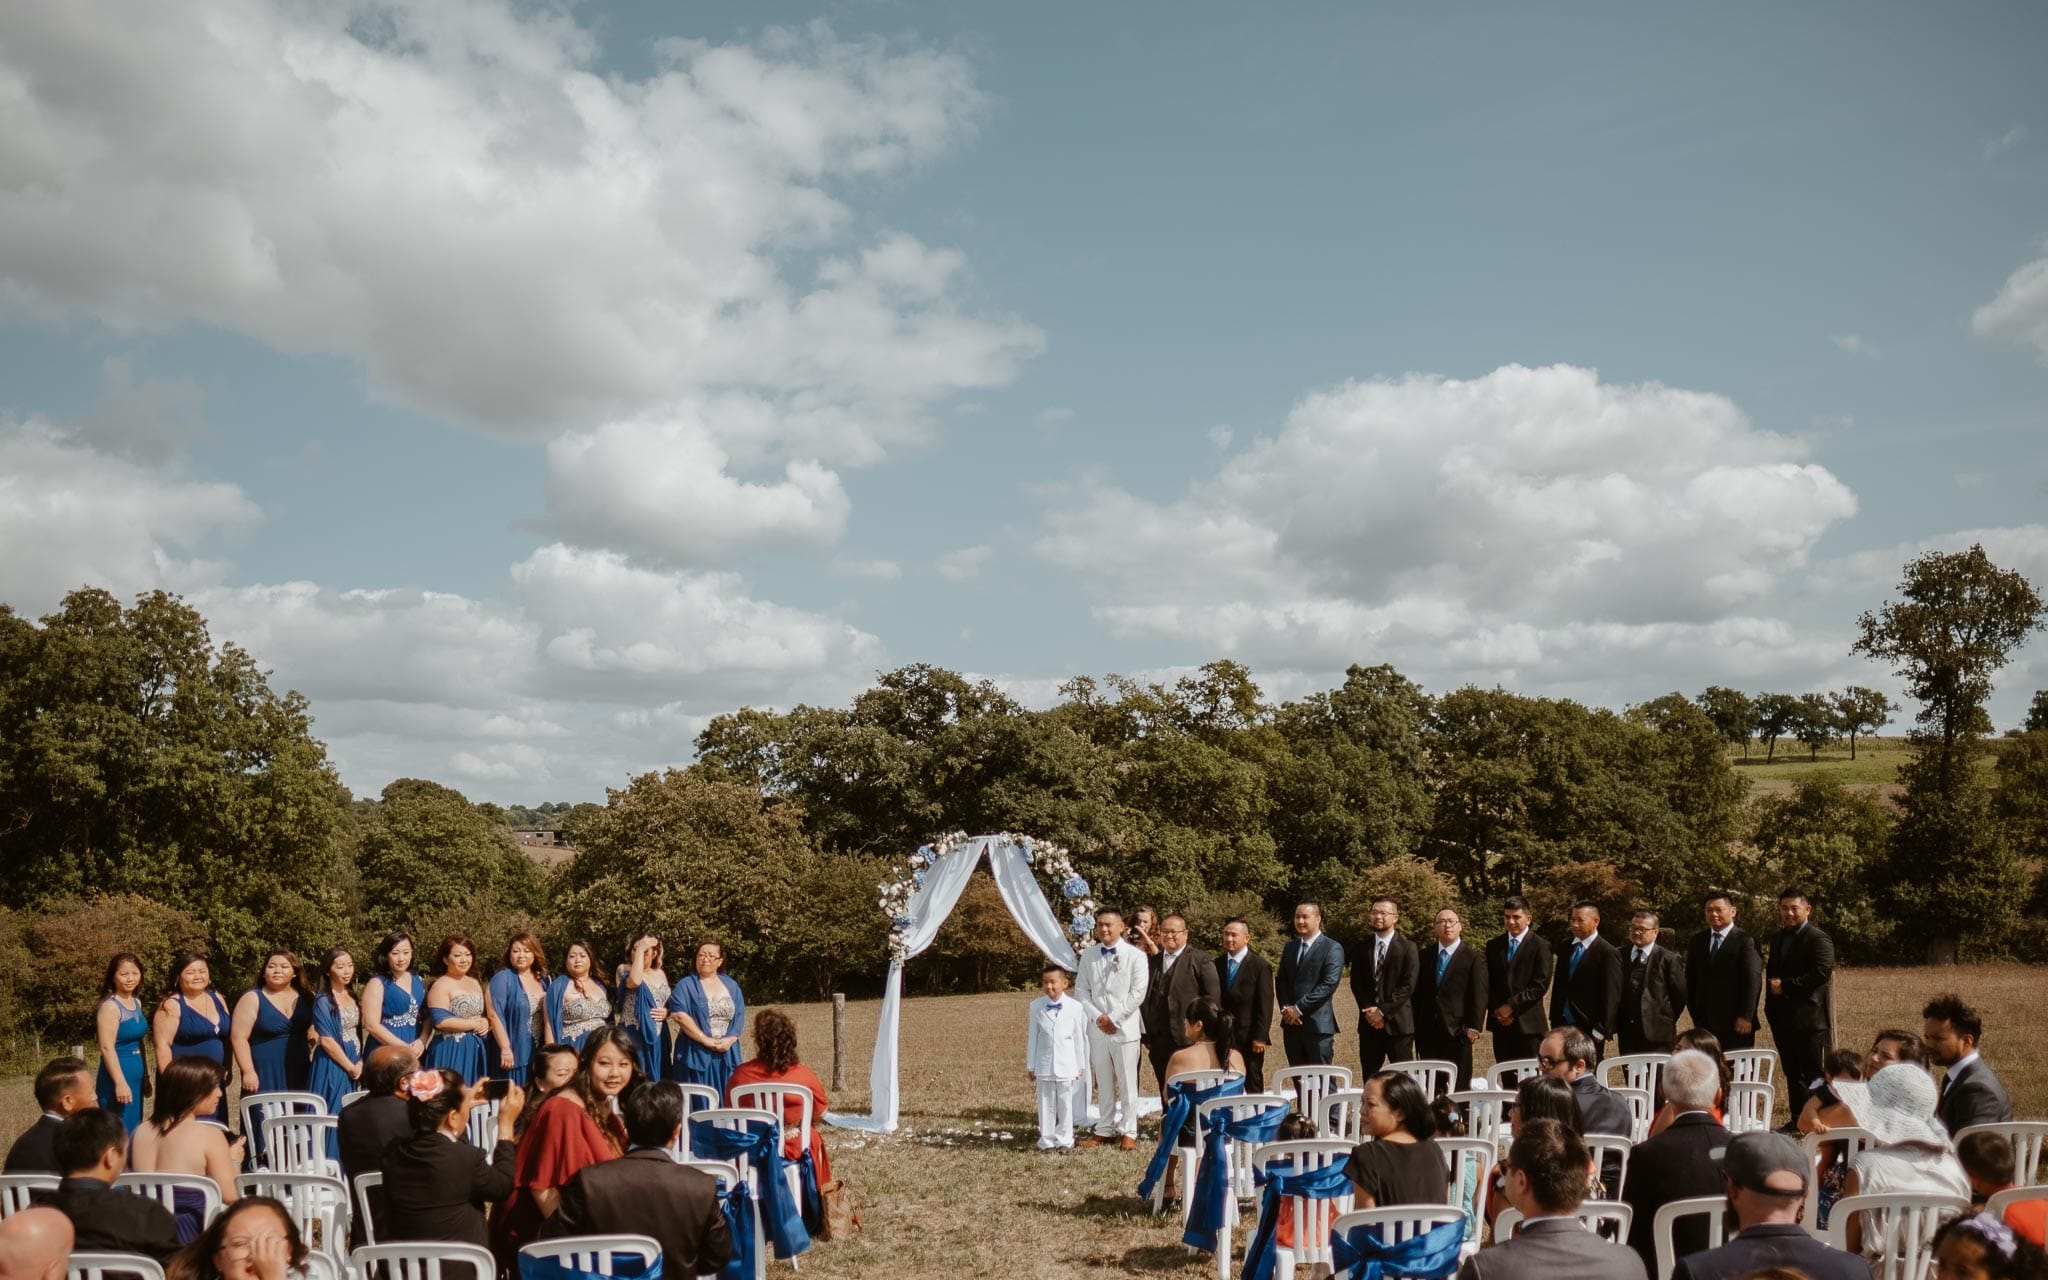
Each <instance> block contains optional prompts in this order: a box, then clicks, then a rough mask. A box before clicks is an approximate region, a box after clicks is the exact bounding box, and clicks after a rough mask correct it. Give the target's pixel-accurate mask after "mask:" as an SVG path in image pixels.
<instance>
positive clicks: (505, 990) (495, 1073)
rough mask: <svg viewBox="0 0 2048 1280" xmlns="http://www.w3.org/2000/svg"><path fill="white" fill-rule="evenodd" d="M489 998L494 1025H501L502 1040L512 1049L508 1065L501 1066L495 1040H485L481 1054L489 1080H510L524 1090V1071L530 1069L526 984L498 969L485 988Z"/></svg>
mask: <svg viewBox="0 0 2048 1280" xmlns="http://www.w3.org/2000/svg"><path fill="white" fill-rule="evenodd" d="M486 990H487V991H488V992H489V994H490V998H491V1008H492V1009H493V1010H495V1011H496V1013H497V1015H498V1021H499V1022H500V1023H502V1024H504V1027H505V1039H506V1040H507V1041H508V1042H509V1043H510V1044H511V1046H512V1065H511V1067H510V1068H507V1067H505V1066H503V1065H502V1063H503V1059H502V1058H501V1057H500V1056H499V1054H498V1039H497V1037H496V1036H488V1037H486V1040H485V1044H484V1052H485V1054H486V1056H487V1057H488V1058H489V1060H490V1077H491V1079H493V1080H510V1081H511V1082H512V1083H513V1084H516V1085H518V1086H519V1087H520V1088H522V1089H524V1088H525V1087H526V1074H527V1071H528V1070H529V1069H530V1068H531V1067H532V1066H533V1001H531V1000H529V999H527V997H526V984H525V983H523V982H521V981H520V980H519V975H518V974H517V973H516V972H514V971H513V970H511V969H500V970H498V971H497V972H496V973H494V974H492V975H491V982H490V986H489V987H488V988H486Z"/></svg>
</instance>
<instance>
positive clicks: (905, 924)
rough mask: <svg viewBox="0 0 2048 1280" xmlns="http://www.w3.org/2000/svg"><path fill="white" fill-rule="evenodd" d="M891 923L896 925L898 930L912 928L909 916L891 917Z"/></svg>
mask: <svg viewBox="0 0 2048 1280" xmlns="http://www.w3.org/2000/svg"><path fill="white" fill-rule="evenodd" d="M889 923H890V924H892V925H894V926H895V927H896V928H898V929H908V928H909V927H910V917H909V916H891V917H890V918H889Z"/></svg>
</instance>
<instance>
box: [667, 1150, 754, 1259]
mask: <svg viewBox="0 0 2048 1280" xmlns="http://www.w3.org/2000/svg"><path fill="white" fill-rule="evenodd" d="M676 1163H677V1164H679V1165H682V1166H683V1167H684V1168H686V1169H695V1170H697V1171H698V1172H699V1173H702V1174H704V1175H705V1176H707V1177H709V1178H712V1179H714V1180H716V1181H717V1183H718V1195H719V1198H720V1201H721V1202H723V1200H724V1198H725V1197H726V1196H729V1195H731V1194H732V1191H733V1188H735V1187H738V1186H740V1185H742V1184H743V1183H744V1182H745V1177H744V1175H742V1174H741V1173H740V1171H739V1167H738V1166H736V1165H734V1164H733V1163H732V1162H731V1161H730V1160H677V1161H676ZM767 1275H768V1241H767V1232H766V1230H765V1229H764V1228H763V1227H762V1225H761V1215H760V1214H758V1213H756V1214H755V1215H754V1275H753V1280H767Z"/></svg>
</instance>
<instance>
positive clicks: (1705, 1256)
mask: <svg viewBox="0 0 2048 1280" xmlns="http://www.w3.org/2000/svg"><path fill="white" fill-rule="evenodd" d="M1716 1164H1717V1165H1718V1167H1719V1170H1720V1174H1721V1186H1722V1189H1723V1192H1724V1193H1725V1194H1726V1195H1727V1197H1728V1212H1729V1214H1731V1215H1732V1216H1733V1217H1734V1219H1735V1229H1736V1234H1735V1235H1733V1236H1731V1237H1729V1239H1728V1242H1727V1243H1726V1244H1723V1245H1721V1246H1720V1247H1719V1248H1716V1249H1707V1250H1703V1251H1701V1252H1698V1253H1692V1254H1687V1253H1686V1252H1685V1251H1684V1250H1680V1251H1679V1260H1678V1267H1677V1269H1676V1270H1674V1271H1673V1272H1672V1274H1671V1280H1749V1278H1750V1277H1753V1276H1756V1275H1760V1274H1763V1273H1765V1272H1769V1271H1772V1270H1773V1269H1776V1270H1779V1271H1782V1272H1787V1273H1790V1274H1796V1275H1801V1276H1805V1277H1807V1278H1808V1280H1870V1266H1869V1264H1868V1263H1866V1262H1864V1261H1863V1259H1861V1258H1859V1257H1857V1256H1856V1255H1855V1254H1853V1253H1845V1252H1843V1251H1842V1250H1840V1249H1837V1248H1834V1247H1832V1246H1830V1245H1825V1244H1822V1243H1821V1242H1820V1241H1819V1240H1816V1239H1815V1238H1814V1237H1813V1236H1812V1235H1810V1234H1808V1233H1807V1231H1806V1228H1804V1227H1802V1226H1800V1225H1799V1214H1800V1211H1801V1210H1802V1209H1803V1208H1804V1207H1805V1203H1806V1179H1807V1178H1808V1176H1809V1175H1810V1170H1809V1169H1808V1167H1807V1161H1806V1152H1805V1151H1804V1150H1802V1149H1801V1148H1800V1146H1799V1144H1798V1143H1797V1142H1794V1141H1793V1140H1792V1139H1790V1138H1788V1137H1786V1136H1785V1135H1784V1134H1782V1133H1744V1134H1738V1135H1737V1136H1735V1137H1733V1138H1730V1139H1729V1140H1728V1146H1727V1148H1726V1149H1725V1150H1724V1151H1723V1152H1722V1153H1721V1155H1720V1157H1719V1159H1718V1160H1717V1161H1716Z"/></svg>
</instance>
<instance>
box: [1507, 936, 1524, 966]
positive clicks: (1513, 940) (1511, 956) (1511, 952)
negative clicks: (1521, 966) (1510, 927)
mask: <svg viewBox="0 0 2048 1280" xmlns="http://www.w3.org/2000/svg"><path fill="white" fill-rule="evenodd" d="M1521 945H1522V940H1521V939H1520V938H1517V937H1516V936H1515V935H1513V934H1512V933H1511V934H1509V935H1508V963H1509V964H1513V963H1514V962H1515V948H1516V947H1519V946H1521Z"/></svg>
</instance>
